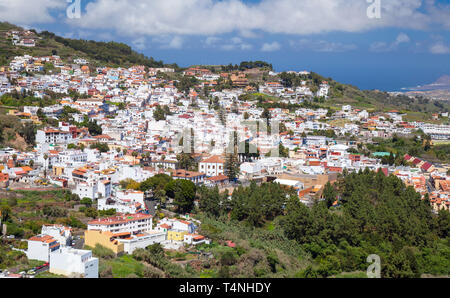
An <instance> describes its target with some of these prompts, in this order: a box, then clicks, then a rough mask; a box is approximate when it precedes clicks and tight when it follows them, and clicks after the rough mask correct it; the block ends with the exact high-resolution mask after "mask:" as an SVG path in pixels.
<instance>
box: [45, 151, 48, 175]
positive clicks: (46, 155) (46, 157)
mask: <svg viewBox="0 0 450 298" xmlns="http://www.w3.org/2000/svg"><path fill="white" fill-rule="evenodd" d="M47 159H48V154H47V153H46V154H44V160H45V163H44V176H45V179H47Z"/></svg>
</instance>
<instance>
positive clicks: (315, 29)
mask: <svg viewBox="0 0 450 298" xmlns="http://www.w3.org/2000/svg"><path fill="white" fill-rule="evenodd" d="M69 1H70V0H33V1H29V0H0V20H1V21H9V22H11V23H14V24H17V25H22V26H26V27H31V28H35V29H37V30H49V31H52V32H55V33H57V34H58V35H61V36H64V37H70V38H83V39H94V40H102V41H110V40H114V41H119V42H125V43H127V44H129V45H131V46H132V47H133V48H134V49H135V50H137V51H139V52H142V53H144V54H146V55H147V56H152V57H154V58H155V59H157V60H163V61H164V62H168V63H173V62H175V63H178V64H179V65H180V66H189V65H191V64H228V63H233V64H234V63H239V62H240V61H244V60H246V61H247V60H265V61H268V62H270V63H272V64H273V65H274V68H275V70H276V71H285V70H310V71H315V72H318V73H320V74H322V75H324V76H326V77H333V78H334V79H336V80H338V81H341V82H344V83H349V84H352V85H356V86H358V87H360V88H363V89H381V90H388V91H393V90H399V89H400V88H402V87H412V86H416V85H419V84H425V83H431V82H433V81H435V80H436V79H437V78H439V77H440V76H442V75H444V74H449V75H450V1H448V0H447V1H444V0H440V1H438V0H370V1H368V0H221V1H218V0H72V2H74V3H75V1H80V4H81V15H80V18H69V17H68V14H67V11H66V10H67V8H68V7H69V6H70V5H72V3H68V2H69ZM368 2H373V3H368ZM378 2H379V3H380V6H379V7H380V15H379V16H380V18H370V17H369V16H368V12H367V11H368V8H369V7H370V8H377V4H378ZM369 12H376V10H373V9H369Z"/></svg>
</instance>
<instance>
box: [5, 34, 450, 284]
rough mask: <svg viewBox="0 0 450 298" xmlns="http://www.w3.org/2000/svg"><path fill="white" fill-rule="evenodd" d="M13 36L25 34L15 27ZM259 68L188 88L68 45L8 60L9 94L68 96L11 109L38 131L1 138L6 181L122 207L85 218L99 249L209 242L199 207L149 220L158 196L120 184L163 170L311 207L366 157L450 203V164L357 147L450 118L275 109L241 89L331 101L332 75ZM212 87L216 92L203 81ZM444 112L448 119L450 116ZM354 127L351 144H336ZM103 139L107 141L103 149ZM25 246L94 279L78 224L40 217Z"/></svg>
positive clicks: (442, 134) (443, 132)
mask: <svg viewBox="0 0 450 298" xmlns="http://www.w3.org/2000/svg"><path fill="white" fill-rule="evenodd" d="M12 38H13V39H14V41H15V42H22V43H28V41H27V39H21V38H18V37H17V36H16V35H13V36H12ZM48 63H51V64H52V65H53V66H54V69H55V70H54V72H53V73H47V74H41V75H36V76H32V75H27V74H25V73H33V72H36V73H38V72H42V71H43V70H44V66H45V65H46V64H48ZM255 71H257V70H249V71H231V72H221V73H214V72H211V71H210V70H208V69H202V68H198V67H193V68H190V69H187V70H186V71H184V72H183V73H182V75H183V76H184V77H195V78H196V80H197V82H196V83H195V85H193V86H189V88H188V89H187V90H180V82H179V81H176V80H172V79H170V74H173V73H174V72H175V70H174V69H171V68H157V69H156V68H154V69H152V68H147V67H144V66H134V67H130V68H110V67H93V66H91V65H89V63H88V62H87V61H86V60H85V59H82V58H80V59H76V60H74V61H73V63H72V64H67V63H63V62H62V60H61V58H60V57H58V56H49V57H31V56H22V57H15V58H14V59H13V60H12V62H11V63H10V65H8V66H4V67H0V94H9V93H12V92H14V91H17V92H24V91H26V92H31V93H32V94H33V95H34V97H37V98H42V97H44V96H46V93H47V92H49V91H51V92H54V93H56V94H63V96H62V97H61V98H60V99H59V100H58V102H57V103H56V104H54V105H52V106H45V107H37V106H24V107H23V108H20V109H19V108H17V109H11V110H9V112H8V113H9V114H11V115H16V116H18V117H19V118H21V119H22V121H23V122H31V123H34V124H35V125H39V126H40V128H39V129H38V130H37V133H36V142H35V143H36V146H35V147H34V149H33V150H32V151H26V152H24V151H20V150H16V149H12V148H3V149H0V184H1V187H5V188H9V189H43V188H44V189H45V188H55V187H56V188H66V189H70V190H71V192H72V193H73V194H76V195H78V196H79V197H80V198H89V199H90V200H92V202H95V204H96V205H95V206H96V208H97V209H98V210H111V209H115V211H116V212H117V215H115V216H113V217H106V218H99V219H95V220H93V221H90V222H89V223H88V228H87V230H86V231H85V233H84V241H85V245H88V246H89V247H95V245H96V244H101V245H103V246H105V247H107V248H110V249H111V250H113V251H114V252H115V253H117V254H122V253H129V254H131V253H132V252H133V251H134V250H135V249H136V248H145V247H146V246H148V245H151V244H153V243H161V244H162V245H163V246H164V247H166V248H172V249H177V248H179V247H181V246H182V245H184V244H187V245H196V244H199V243H205V242H206V243H207V242H208V241H209V240H208V239H206V238H205V237H204V236H202V235H200V234H198V233H197V227H198V225H199V224H200V223H199V222H198V221H196V220H195V219H193V218H190V217H189V215H182V216H185V217H187V218H185V219H174V218H169V217H166V218H164V219H161V220H159V221H158V222H153V218H154V215H155V212H156V210H157V204H156V203H154V198H153V195H154V194H153V193H151V192H141V191H136V190H130V189H124V188H123V187H122V186H121V183H120V182H121V181H124V180H133V181H136V182H143V181H145V180H146V179H148V178H151V177H153V176H155V175H157V174H167V175H169V176H171V177H172V178H173V179H184V180H190V181H192V182H193V183H195V184H196V185H205V186H207V187H215V186H218V187H219V189H220V190H221V191H222V190H225V189H228V190H229V191H230V193H232V191H233V189H234V187H236V185H245V184H246V183H250V182H251V181H256V182H257V183H261V182H267V181H275V182H277V183H280V184H281V185H285V186H286V187H293V188H294V189H295V190H296V191H297V193H298V196H299V200H301V201H302V202H303V203H305V204H308V205H309V204H312V203H313V202H314V200H316V199H317V198H319V199H320V194H321V192H322V191H323V188H324V186H325V185H326V184H327V183H328V182H330V183H333V182H334V181H336V180H337V178H338V176H339V174H342V173H343V172H355V171H356V172H357V171H360V170H365V169H367V168H368V169H369V170H371V171H382V172H383V173H384V174H385V175H391V174H393V175H396V176H397V177H399V178H401V179H402V180H403V181H404V182H405V183H406V184H407V185H411V186H413V187H414V188H415V189H416V190H417V191H418V192H420V193H421V194H422V195H423V197H425V196H426V195H428V196H429V199H430V203H431V204H432V205H433V208H434V210H435V211H439V210H440V209H445V210H449V207H450V197H449V194H450V176H449V175H447V173H448V165H446V164H436V163H431V162H428V161H426V160H422V159H419V158H417V157H415V156H410V155H405V156H403V157H402V158H403V159H404V160H405V164H406V165H402V166H395V165H386V164H383V163H382V158H383V157H386V156H390V153H389V152H376V153H373V154H371V155H370V156H365V155H363V154H360V153H357V152H358V150H359V148H360V147H359V146H360V145H361V144H365V143H370V142H372V140H373V139H374V138H382V139H387V138H391V137H393V136H394V135H399V136H405V135H409V134H412V133H414V132H416V131H418V130H422V131H423V132H424V133H425V134H426V135H428V136H429V137H430V138H431V140H432V141H435V142H440V141H446V140H449V139H450V126H446V125H437V124H427V123H423V122H407V121H405V120H404V119H403V115H402V114H401V113H400V112H399V111H395V110H393V111H390V112H388V113H370V112H368V111H366V110H361V109H355V108H353V107H352V106H350V105H344V106H342V108H341V110H339V111H333V112H331V113H330V111H329V110H328V109H324V108H320V109H313V108H299V109H297V110H295V111H292V110H288V109H282V108H269V109H265V108H263V107H260V106H258V102H257V100H243V95H246V94H248V93H257V94H261V96H267V97H268V98H278V100H279V102H280V103H286V104H299V103H302V102H304V101H306V100H308V98H312V97H320V98H327V96H328V95H329V89H330V86H329V84H328V82H326V81H323V82H322V83H321V84H320V86H319V87H318V88H316V89H314V88H311V87H310V86H308V84H307V82H306V81H305V82H304V83H303V84H302V86H300V87H296V88H286V87H284V86H283V84H282V83H281V82H279V81H277V80H275V79H274V80H270V78H275V77H276V75H277V74H276V73H274V72H269V73H268V77H269V80H267V81H266V82H265V83H263V84H261V85H259V86H254V85H252V84H250V82H249V80H248V77H249V76H251V75H252V72H255ZM221 80H228V81H230V84H231V85H232V88H228V89H221V90H220V91H219V90H218V89H217V86H218V85H219V83H218V82H219V81H221ZM205 89H207V90H208V94H206V95H205V94H202V92H201V91H200V90H205ZM70 94H77V98H74V96H70ZM68 109H69V110H70V113H69V116H70V117H69V119H66V121H62V120H61V119H60V118H59V116H60V115H61V114H63V113H65V111H67V110H68ZM161 114H162V116H161ZM43 116H45V117H46V118H47V119H54V120H55V121H56V122H55V121H54V123H55V125H52V126H42V124H43V122H42V117H43ZM435 116H436V117H447V118H448V114H447V113H442V114H441V115H435ZM268 119H270V121H269V123H277V127H275V126H273V125H272V129H270V128H269V127H270V124H269V125H268V127H264V129H261V128H262V127H263V126H264V124H265V123H267V120H268ZM86 120H87V122H88V123H96V125H98V126H99V127H101V133H100V134H94V133H92V132H90V130H89V129H88V128H87V127H80V125H77V124H79V123H82V122H83V121H86ZM56 123H57V125H56ZM256 126H258V127H259V129H255V127H256ZM326 132H333V134H332V135H328V134H327V133H326ZM233 136H235V139H237V142H234V140H233ZM344 136H345V137H346V139H348V140H349V141H340V139H343V138H341V137H344ZM99 144H106V145H107V146H106V150H102V149H101V148H99V147H100V146H98V145H99ZM230 144H232V145H231V146H230ZM241 144H248V145H249V147H250V148H252V149H254V151H253V152H248V150H247V151H246V150H245V148H244V150H243V151H242V150H235V152H236V153H237V156H238V158H237V170H236V175H235V177H230V170H229V168H230V167H231V166H230V165H229V162H230V161H229V155H230V154H231V153H232V152H233V148H234V149H236V148H238V147H239V149H242V148H241V147H242V146H240V145H241ZM243 147H245V146H243ZM230 152H231V153H230ZM182 154H189V155H190V156H191V157H192V158H193V160H194V164H193V165H192V168H186V167H184V165H181V159H180V155H182ZM169 204H170V201H169ZM336 204H338V202H336ZM26 253H27V255H28V257H29V258H31V259H37V260H42V261H45V262H49V268H50V272H54V273H57V274H63V275H67V276H70V275H74V274H75V275H82V276H85V277H97V276H98V259H96V258H95V257H93V256H92V253H91V251H88V250H80V249H76V248H74V247H72V236H71V229H70V228H69V227H63V226H44V227H42V233H41V234H40V235H38V236H35V237H32V238H31V239H28V250H27V252H26ZM68 268H70V269H68Z"/></svg>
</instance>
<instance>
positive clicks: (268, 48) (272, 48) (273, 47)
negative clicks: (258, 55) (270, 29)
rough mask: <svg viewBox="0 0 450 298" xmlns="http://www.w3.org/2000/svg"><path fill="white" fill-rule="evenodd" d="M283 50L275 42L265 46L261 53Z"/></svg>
mask: <svg viewBox="0 0 450 298" xmlns="http://www.w3.org/2000/svg"><path fill="white" fill-rule="evenodd" d="M280 49H281V45H280V44H279V43H278V42H276V41H274V42H272V43H265V44H263V46H262V48H261V51H263V52H275V51H278V50H280Z"/></svg>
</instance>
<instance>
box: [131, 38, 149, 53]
mask: <svg viewBox="0 0 450 298" xmlns="http://www.w3.org/2000/svg"><path fill="white" fill-rule="evenodd" d="M146 42H147V41H146V39H145V37H140V38H138V39H135V40H133V41H132V42H131V43H132V45H133V46H134V47H135V48H136V49H138V50H141V51H142V50H144V49H145V48H147V45H146Z"/></svg>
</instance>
